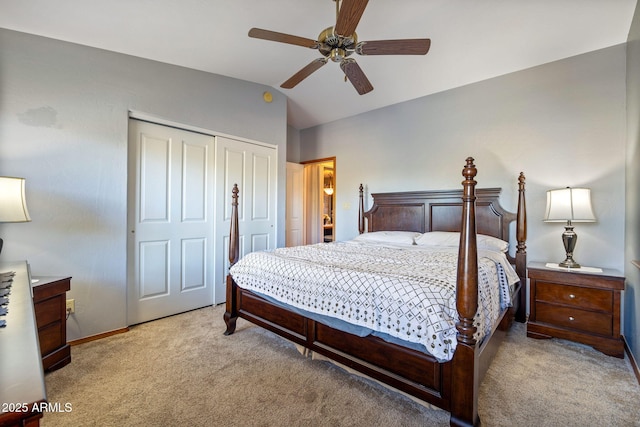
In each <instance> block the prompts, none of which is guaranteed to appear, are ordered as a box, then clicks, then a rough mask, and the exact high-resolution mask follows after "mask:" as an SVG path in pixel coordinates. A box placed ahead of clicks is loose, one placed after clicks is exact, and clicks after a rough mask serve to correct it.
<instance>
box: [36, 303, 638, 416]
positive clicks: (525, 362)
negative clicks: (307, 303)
mask: <svg viewBox="0 0 640 427" xmlns="http://www.w3.org/2000/svg"><path fill="white" fill-rule="evenodd" d="M223 312H224V308H223V307H222V306H218V307H208V308H204V309H200V310H195V311H192V312H188V313H184V314H181V315H177V316H173V317H169V318H165V319H160V320H157V321H154V322H150V323H146V324H142V325H138V326H135V327H133V328H131V330H130V331H129V332H127V333H125V334H120V335H115V336H112V337H109V338H105V339H102V340H98V341H93V342H89V343H86V344H82V345H79V346H74V347H72V361H71V364H70V365H68V366H66V367H64V368H62V369H60V370H58V371H56V372H53V373H50V374H47V376H46V385H47V393H48V398H49V402H51V403H54V404H55V403H59V404H60V407H61V408H64V405H65V404H68V405H67V406H68V407H69V406H70V409H71V410H70V412H51V413H46V414H45V416H44V418H43V420H42V425H44V426H45V427H52V426H65V427H67V426H185V425H192V426H367V427H369V426H385V427H386V426H388V427H392V426H403V427H405V426H445V425H448V424H449V415H448V413H446V412H443V411H440V410H432V409H427V408H425V407H423V406H421V405H419V404H417V403H415V402H413V401H411V400H409V399H408V398H406V397H403V396H401V395H399V394H397V393H394V392H391V391H389V390H387V389H385V388H383V387H381V386H379V385H377V384H374V383H372V382H370V381H367V380H364V379H360V378H358V377H355V376H352V375H350V374H348V373H346V372H344V371H343V370H341V369H340V368H337V367H335V366H333V365H331V364H329V363H327V362H322V361H314V360H310V359H306V358H304V357H302V356H301V355H300V354H299V353H298V352H297V350H296V349H295V347H294V346H293V345H292V344H290V343H289V342H286V341H284V340H282V339H281V338H279V337H277V336H275V335H273V334H271V333H270V332H267V331H265V330H263V329H261V328H258V327H256V326H253V325H252V324H250V323H248V322H246V321H243V320H239V321H238V328H237V330H236V333H235V334H234V335H232V336H229V337H225V336H224V335H223V334H222V333H223V331H224V322H223V321H222V314H223ZM479 411H480V417H481V420H482V423H483V425H484V426H640V386H639V385H638V383H637V381H636V378H635V376H634V375H633V373H632V370H631V366H630V364H629V362H628V361H626V360H621V359H615V358H612V357H608V356H605V355H603V354H601V353H599V352H597V351H595V350H593V349H591V348H589V347H585V346H582V345H579V344H573V343H569V342H566V341H560V340H546V341H538V340H533V339H530V338H526V336H525V328H524V325H522V324H516V325H515V327H514V328H513V329H512V330H511V331H510V332H509V334H508V336H507V340H506V342H505V343H504V344H503V345H502V346H501V348H500V350H499V352H498V354H497V356H496V359H495V360H494V362H493V364H492V366H491V368H490V369H489V372H488V373H487V377H486V378H485V381H484V382H483V384H482V386H481V388H480V399H479Z"/></svg>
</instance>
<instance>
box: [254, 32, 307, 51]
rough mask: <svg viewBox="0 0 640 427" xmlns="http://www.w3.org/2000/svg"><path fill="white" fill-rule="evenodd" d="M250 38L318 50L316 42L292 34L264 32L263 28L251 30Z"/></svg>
mask: <svg viewBox="0 0 640 427" xmlns="http://www.w3.org/2000/svg"><path fill="white" fill-rule="evenodd" d="M249 37H253V38H254V39H262V40H271V41H274V42H280V43H287V44H294V45H297V46H302V47H310V48H312V49H317V48H318V42H317V41H316V40H312V39H308V38H305V37H298V36H292V35H291V34H285V33H278V32H275V31H269V30H263V29H261V28H252V29H250V30H249Z"/></svg>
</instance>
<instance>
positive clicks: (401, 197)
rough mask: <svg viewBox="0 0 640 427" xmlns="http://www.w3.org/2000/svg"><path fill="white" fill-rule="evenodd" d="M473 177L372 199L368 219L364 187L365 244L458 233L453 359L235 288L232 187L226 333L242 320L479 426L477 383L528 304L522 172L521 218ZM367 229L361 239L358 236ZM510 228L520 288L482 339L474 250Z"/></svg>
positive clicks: (454, 419) (504, 236) (469, 170)
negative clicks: (399, 236)
mask: <svg viewBox="0 0 640 427" xmlns="http://www.w3.org/2000/svg"><path fill="white" fill-rule="evenodd" d="M476 174H477V169H476V167H475V165H474V163H473V159H472V158H468V159H467V160H466V165H465V166H464V168H463V171H462V175H463V177H464V180H463V182H462V186H463V188H462V190H453V191H416V192H396V193H378V194H372V197H373V205H372V207H371V209H369V210H368V211H367V212H364V203H363V190H362V185H361V186H360V209H359V211H360V212H359V215H360V216H359V231H360V235H361V236H367V235H371V236H375V235H376V234H375V232H415V233H416V235H418V234H419V233H424V234H425V235H430V234H432V233H433V232H459V234H458V235H459V243H460V244H459V245H457V244H456V248H455V251H456V252H457V254H455V257H454V258H453V259H454V261H453V264H454V265H453V266H452V269H453V270H454V273H453V277H454V278H455V280H454V282H455V283H454V284H453V285H452V287H453V298H454V300H453V301H454V305H455V307H454V308H453V311H454V312H455V311H456V310H457V322H454V324H455V327H454V328H452V330H453V335H454V336H455V341H457V344H456V346H455V351H453V350H452V351H451V353H453V355H452V358H451V359H450V360H442V358H441V357H438V358H436V357H434V356H433V355H431V354H429V353H428V352H426V351H422V350H420V349H416V348H415V347H412V346H405V345H403V344H402V343H398V342H397V341H393V340H388V339H383V338H381V337H380V336H378V335H374V334H371V335H366V336H359V335H354V334H352V333H351V332H344V331H343V330H341V329H338V328H337V327H336V326H334V325H333V324H331V323H329V324H327V322H324V321H323V320H322V318H321V319H320V320H318V318H317V317H316V316H314V315H310V314H307V313H306V312H300V310H297V309H295V308H288V306H287V307H285V306H283V305H282V304H280V303H278V302H277V301H274V300H273V299H272V298H269V297H266V296H265V295H262V294H261V293H259V292H255V291H251V290H247V289H245V288H244V287H241V286H239V285H238V284H237V283H236V281H237V279H236V278H235V277H234V276H235V273H233V270H234V268H235V267H233V266H234V265H236V263H238V261H239V259H238V258H239V231H238V212H237V211H238V189H237V186H234V190H233V201H232V218H231V230H230V233H231V234H230V244H229V261H230V264H231V266H232V268H231V274H229V276H228V277H227V301H226V312H225V314H224V321H225V322H226V325H227V330H226V332H225V335H230V334H232V333H233V332H234V331H235V327H236V320H237V318H238V317H241V318H244V319H246V320H248V321H250V322H252V323H254V324H256V325H259V326H261V327H263V328H266V329H268V330H270V331H273V332H275V333H276V334H278V335H280V336H282V337H284V338H286V339H288V340H290V341H293V342H294V343H296V344H298V345H300V346H303V347H305V348H307V349H309V350H310V351H312V352H316V353H318V354H320V355H322V356H325V357H327V358H329V359H332V360H334V361H336V362H338V363H339V364H342V365H344V366H346V367H348V368H351V369H354V370H356V371H358V372H360V373H362V374H364V375H366V376H369V377H371V378H373V379H375V380H377V381H379V382H382V383H384V384H386V385H388V386H390V387H392V388H394V389H397V390H400V391H401V392H404V393H406V394H408V395H410V396H413V397H414V398H417V399H419V400H422V401H424V402H427V403H430V404H433V405H435V406H437V407H439V408H442V409H444V410H447V411H449V412H450V414H451V418H450V420H451V425H465V426H468V425H479V424H480V418H479V415H478V389H479V385H480V382H481V380H482V378H483V376H484V374H485V372H486V370H487V369H488V367H489V364H490V363H491V360H492V359H493V356H494V355H495V353H496V351H497V349H498V346H499V345H500V343H501V342H502V339H503V337H504V335H505V333H506V331H507V330H508V329H509V327H510V326H511V323H512V321H513V319H514V318H515V319H516V320H518V321H524V320H525V307H526V305H525V301H526V299H525V298H526V296H525V287H524V286H522V285H523V284H525V283H526V281H525V280H526V279H525V278H526V271H525V270H526V245H525V241H526V209H525V188H524V175H523V174H522V173H521V174H520V176H519V178H518V194H519V197H518V209H517V215H516V214H514V213H511V212H508V211H506V210H504V209H503V208H502V207H501V206H500V203H499V195H500V192H501V190H500V189H497V188H491V189H476V181H475V176H476ZM365 221H366V223H367V227H366V228H367V233H364V232H365ZM513 221H515V222H516V226H515V233H516V236H515V237H516V238H515V241H516V242H517V247H516V248H515V254H514V256H511V255H510V254H509V252H508V251H507V252H506V254H505V255H506V257H507V259H508V263H510V264H511V265H513V266H514V267H515V272H516V273H517V277H516V278H515V282H517V283H514V284H513V285H512V286H511V287H510V288H509V289H510V292H511V304H510V305H511V306H510V307H501V308H500V310H498V311H499V314H498V315H497V319H494V320H492V322H494V323H492V324H491V325H490V326H489V328H488V332H487V333H486V334H484V336H483V337H482V338H476V337H477V336H478V335H477V330H476V329H477V328H476V326H475V323H474V318H475V317H476V313H477V312H479V311H482V310H479V298H480V297H479V287H478V282H479V271H480V270H479V261H478V259H479V253H480V251H479V249H478V242H479V239H481V238H482V239H484V238H485V237H484V236H493V237H495V238H497V239H501V240H502V241H506V242H509V241H511V240H510V238H509V234H510V231H511V227H510V225H511V223H512V222H513ZM363 233H364V234H363ZM390 234H391V233H390ZM433 234H437V233H433ZM418 238H419V237H418ZM356 239H357V238H356ZM416 240H417V239H416ZM336 243H339V242H336ZM334 244H335V243H328V244H320V245H334ZM414 244H415V243H414ZM311 246H313V245H311ZM301 248H302V247H301ZM385 250H386V249H385ZM244 258H246V256H245V257H244ZM244 258H243V260H244ZM455 260H457V261H455ZM332 262H333V261H332ZM394 262H398V261H397V260H396V261H394ZM456 262H457V265H455V263H456ZM239 264H241V263H239ZM483 265H484V258H483ZM482 267H483V268H484V266H482ZM385 268H386V267H385ZM401 275H402V274H400V276H401ZM333 280H335V278H334V279H333ZM518 280H519V281H518ZM333 285H335V283H333V284H332V286H333ZM279 287H280V285H278V288H279ZM332 288H333V287H332ZM482 292H483V291H482V290H481V291H480V294H482ZM483 304H484V303H483ZM334 311H335V308H334ZM356 311H357V310H356ZM365 313H366V311H365ZM384 315H385V316H386V315H387V314H386V313H384ZM365 317H366V316H365ZM372 323H374V322H372ZM329 325H331V326H329ZM485 328H486V327H485ZM398 329H400V328H398ZM424 335H427V334H426V333H425V334H424ZM434 354H435V353H434Z"/></svg>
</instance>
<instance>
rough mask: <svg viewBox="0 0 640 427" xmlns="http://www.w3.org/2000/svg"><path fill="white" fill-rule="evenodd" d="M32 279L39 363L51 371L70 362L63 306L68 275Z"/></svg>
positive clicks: (64, 304) (64, 307)
mask: <svg viewBox="0 0 640 427" xmlns="http://www.w3.org/2000/svg"><path fill="white" fill-rule="evenodd" d="M32 279H33V285H32V286H33V304H34V308H35V313H36V324H37V326H38V339H39V341H40V352H41V354H42V366H43V368H44V370H45V371H54V370H56V369H59V368H61V367H63V366H65V365H67V364H68V363H69V362H71V347H69V344H67V310H66V305H67V291H69V289H71V277H46V276H34V277H33V278H32Z"/></svg>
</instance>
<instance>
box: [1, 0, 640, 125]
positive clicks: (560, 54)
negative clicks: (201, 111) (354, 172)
mask: <svg viewBox="0 0 640 427" xmlns="http://www.w3.org/2000/svg"><path fill="white" fill-rule="evenodd" d="M636 3H637V0H482V1H480V0H371V1H370V2H369V4H368V6H367V9H366V10H365V12H364V15H363V16H362V19H361V21H360V23H359V24H358V28H357V33H358V38H359V39H360V40H381V39H396V38H424V37H428V38H430V39H431V50H430V51H429V53H428V54H427V55H426V56H368V57H364V56H357V55H354V56H353V57H355V59H356V61H357V62H358V64H359V65H360V66H361V68H362V69H363V71H364V72H365V74H366V75H367V77H368V78H369V80H370V81H371V83H372V84H373V86H374V88H375V89H374V91H373V92H370V93H368V94H366V95H362V96H360V95H358V94H357V92H356V91H355V89H354V88H353V87H352V86H351V84H350V83H348V82H344V74H343V73H342V71H341V70H340V67H339V66H338V64H335V63H331V62H329V63H328V64H327V65H325V66H324V67H322V68H321V69H320V70H318V71H316V72H315V73H314V74H312V75H311V76H310V77H308V78H307V79H305V80H304V81H303V82H302V83H300V84H299V85H298V86H296V87H295V88H294V89H280V87H279V86H280V84H281V83H282V82H284V81H285V80H286V79H288V78H289V77H290V76H291V75H293V74H294V73H295V72H297V71H298V70H299V69H301V68H302V67H304V66H305V65H307V64H308V63H309V62H311V61H312V60H313V59H315V58H319V57H320V54H319V53H318V51H317V50H313V49H308V48H304V47H299V46H294V45H287V44H282V43H276V42H271V41H264V40H258V39H253V38H249V37H248V36H247V32H248V31H249V29H250V28H251V27H258V28H263V29H268V30H272V31H278V32H283V33H288V34H292V35H297V36H301V37H306V38H310V39H316V38H317V37H318V34H319V33H320V31H322V30H323V29H324V28H326V27H329V26H332V25H334V23H335V3H334V1H333V0H180V1H176V0H55V1H52V0H0V27H2V28H8V29H12V30H17V31H22V32H27V33H32V34H38V35H42V36H46V37H51V38H55V39H60V40H65V41H70V42H74V43H79V44H83V45H87V46H93V47H98V48H102V49H107V50H111V51H115V52H122V53H126V54H129V55H135V56H139V57H143V58H148V59H153V60H157V61H162V62H166V63H170V64H176V65H182V66H185V67H189V68H194V69H198V70H203V71H208V72H212V73H215V74H221V75H225V76H231V77H235V78H238V79H242V80H248V81H252V82H257V83H262V84H265V85H269V86H272V87H273V88H274V89H275V90H280V91H282V92H283V93H284V94H285V95H286V96H287V97H288V110H289V112H288V116H289V118H288V121H289V124H290V125H292V126H294V127H296V128H298V129H304V128H307V127H310V126H315V125H318V124H322V123H327V122H330V121H333V120H336V119H340V118H344V117H349V116H352V115H355V114H359V113H363V112H366V111H370V110H373V109H376V108H380V107H384V106H387V105H391V104H395V103H398V102H403V101H407V100H409V99H414V98H418V97H421V96H425V95H428V94H431V93H435V92H440V91H443V90H447V89H451V88H454V87H458V86H462V85H465V84H469V83H473V82H477V81H481V80H485V79H488V78H491V77H495V76H499V75H503V74H507V73H511V72H514V71H517V70H522V69H526V68H530V67H533V66H536V65H540V64H543V63H547V62H551V61H555V60H558V59H562V58H566V57H570V56H574V55H578V54H581V53H585V52H589V51H593V50H597V49H601V48H605V47H609V46H613V45H616V44H620V43H624V42H626V40H627V35H628V32H629V28H630V25H631V20H632V17H633V13H634V10H635V7H636Z"/></svg>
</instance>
